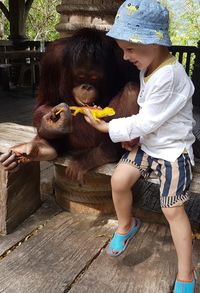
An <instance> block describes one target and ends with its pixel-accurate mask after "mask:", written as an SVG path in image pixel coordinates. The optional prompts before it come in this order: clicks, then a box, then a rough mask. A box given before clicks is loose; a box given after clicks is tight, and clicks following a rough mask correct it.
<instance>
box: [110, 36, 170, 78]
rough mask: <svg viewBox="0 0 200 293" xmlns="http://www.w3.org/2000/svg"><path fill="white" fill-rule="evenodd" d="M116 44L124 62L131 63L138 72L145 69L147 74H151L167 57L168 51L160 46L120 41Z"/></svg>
mask: <svg viewBox="0 0 200 293" xmlns="http://www.w3.org/2000/svg"><path fill="white" fill-rule="evenodd" d="M116 42H117V44H118V46H119V47H120V48H121V49H122V50H123V53H124V60H127V61H129V62H131V63H133V64H134V65H135V66H136V67H137V68H138V69H139V70H143V69H147V72H146V73H147V74H151V73H152V72H153V71H154V70H155V69H156V68H157V67H158V66H159V65H160V64H161V63H162V62H163V61H164V60H165V59H167V58H168V57H169V51H168V49H167V48H166V47H163V46H160V45H156V44H150V45H144V44H136V43H130V42H127V41H122V40H116Z"/></svg>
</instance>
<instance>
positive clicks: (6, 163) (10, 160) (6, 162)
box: [1, 154, 16, 168]
mask: <svg viewBox="0 0 200 293" xmlns="http://www.w3.org/2000/svg"><path fill="white" fill-rule="evenodd" d="M13 162H16V156H15V154H12V155H10V156H9V157H8V158H7V159H5V160H4V161H3V162H2V163H1V164H2V166H3V167H5V168H7V167H8V166H9V165H11V164H12V163H13Z"/></svg>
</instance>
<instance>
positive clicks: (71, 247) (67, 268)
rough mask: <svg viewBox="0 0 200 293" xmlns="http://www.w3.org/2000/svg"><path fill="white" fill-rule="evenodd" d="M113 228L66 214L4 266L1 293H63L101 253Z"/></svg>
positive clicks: (5, 261) (28, 243)
mask: <svg viewBox="0 0 200 293" xmlns="http://www.w3.org/2000/svg"><path fill="white" fill-rule="evenodd" d="M108 231H109V228H108V227H107V226H106V225H103V222H101V221H98V220H97V219H95V218H94V219H93V218H90V220H88V218H87V219H86V218H84V217H82V216H81V217H80V216H73V217H72V216H71V215H70V214H69V213H67V212H63V213H61V214H59V215H57V216H55V217H54V218H53V219H52V220H51V221H49V223H48V224H47V225H46V226H45V227H44V228H43V229H42V230H41V231H40V233H38V234H37V235H36V236H33V237H32V238H31V239H30V240H28V241H27V242H24V243H23V244H22V245H21V246H20V247H18V248H16V249H15V250H14V251H13V252H12V253H10V254H9V255H8V256H7V257H6V258H4V259H2V260H1V265H0V284H1V285H0V291H1V292H2V293H3V292H6V293H11V292H15V293H27V292H29V293H39V292H40V293H45V292H46V293H60V292H64V290H65V288H66V287H68V286H70V284H71V282H73V280H74V279H75V278H76V276H77V275H78V274H79V273H80V272H81V271H82V270H83V269H84V267H85V266H87V264H88V263H89V262H90V261H91V259H92V258H93V257H94V256H95V255H96V254H98V252H99V250H100V249H101V248H102V246H103V245H104V244H105V242H106V241H107V239H108V236H105V237H99V234H107V233H108Z"/></svg>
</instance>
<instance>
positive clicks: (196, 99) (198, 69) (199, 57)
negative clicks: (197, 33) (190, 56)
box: [192, 41, 200, 107]
mask: <svg viewBox="0 0 200 293" xmlns="http://www.w3.org/2000/svg"><path fill="white" fill-rule="evenodd" d="M197 46H198V51H197V54H196V58H195V63H194V70H193V75H192V81H193V83H194V84H195V93H194V96H193V105H194V106H198V107H200V82H199V76H200V41H199V42H198V45H197Z"/></svg>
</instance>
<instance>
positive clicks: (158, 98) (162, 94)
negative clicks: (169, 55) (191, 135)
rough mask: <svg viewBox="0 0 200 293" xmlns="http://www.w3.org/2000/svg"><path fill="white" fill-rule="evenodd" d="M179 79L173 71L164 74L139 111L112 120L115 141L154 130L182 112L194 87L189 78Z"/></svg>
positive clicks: (111, 129)
mask: <svg viewBox="0 0 200 293" xmlns="http://www.w3.org/2000/svg"><path fill="white" fill-rule="evenodd" d="M177 79H178V78H177V77H174V76H173V71H172V70H169V72H168V75H166V73H165V75H164V76H162V74H160V76H159V78H157V80H156V82H155V84H154V86H153V89H152V92H151V95H150V96H149V97H145V102H144V104H143V107H142V108H141V109H140V111H139V113H138V114H136V115H132V116H131V117H127V118H119V119H113V120H111V121H110V122H109V135H110V138H111V140H112V141H113V142H123V141H130V140H132V139H134V138H137V137H140V136H143V135H147V134H149V133H152V132H154V131H156V130H157V129H158V128H159V127H160V126H162V125H163V124H164V123H165V122H166V121H168V120H169V119H171V118H172V117H173V116H175V115H176V114H177V113H178V112H179V111H181V109H183V108H184V106H185V105H186V103H187V102H188V100H189V99H190V98H191V97H192V95H193V92H194V87H193V85H192V83H191V81H190V80H189V79H188V80H185V81H184V80H182V81H181V82H179V83H178V86H177ZM191 119H192V118H191Z"/></svg>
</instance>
